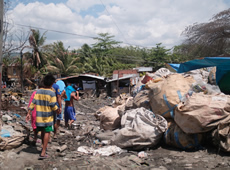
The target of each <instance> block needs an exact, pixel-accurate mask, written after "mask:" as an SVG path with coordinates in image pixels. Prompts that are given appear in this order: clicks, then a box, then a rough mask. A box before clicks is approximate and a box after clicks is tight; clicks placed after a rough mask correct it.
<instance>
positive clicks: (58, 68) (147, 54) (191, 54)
mask: <svg viewBox="0 0 230 170" xmlns="http://www.w3.org/2000/svg"><path fill="white" fill-rule="evenodd" d="M182 36H184V37H185V40H184V42H183V43H182V44H181V45H178V46H175V47H173V49H167V48H165V47H164V46H163V45H162V43H158V44H156V45H155V47H152V48H143V47H136V46H126V47H121V46H120V44H121V42H118V41H116V40H114V36H113V35H110V34H109V33H100V34H98V37H96V38H95V40H96V43H95V44H91V45H89V44H83V45H82V46H81V47H80V48H79V49H74V50H69V49H68V48H65V47H64V44H63V42H61V41H57V42H54V43H52V44H48V45H44V44H45V40H46V37H45V33H43V34H42V35H41V33H40V31H39V30H34V29H31V30H30V34H29V36H28V37H29V38H28V41H29V46H28V47H29V48H31V49H32V52H27V53H24V55H23V72H24V73H26V74H25V75H26V76H27V78H34V77H40V76H42V75H43V74H46V73H48V72H51V73H53V74H61V75H62V76H71V75H76V74H79V73H96V74H98V75H100V76H106V77H110V76H111V75H112V72H113V70H118V69H131V68H134V67H140V66H146V67H153V70H154V71H156V70H157V69H159V68H161V67H164V66H165V63H181V62H185V61H188V60H192V59H196V58H203V57H212V56H228V55H229V53H230V48H229V47H230V44H229V43H230V42H229V38H230V9H227V10H225V11H222V12H220V13H218V14H216V15H215V16H214V17H213V18H211V20H210V21H209V22H207V23H195V24H192V25H190V26H188V27H186V28H185V30H184V31H183V32H182ZM23 45H24V44H23ZM20 48H23V47H22V46H20ZM8 51H9V49H8ZM8 56H9V55H7V53H5V57H4V60H3V61H4V64H5V65H7V64H9V63H10V62H19V60H18V61H15V60H14V61H10V58H9V57H8Z"/></svg>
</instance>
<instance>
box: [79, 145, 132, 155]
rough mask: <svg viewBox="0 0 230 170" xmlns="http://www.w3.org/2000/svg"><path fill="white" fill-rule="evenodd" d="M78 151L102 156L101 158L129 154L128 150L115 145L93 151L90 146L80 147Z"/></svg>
mask: <svg viewBox="0 0 230 170" xmlns="http://www.w3.org/2000/svg"><path fill="white" fill-rule="evenodd" d="M77 151H78V152H82V153H85V154H92V155H101V156H111V155H113V154H116V153H118V154H120V153H122V152H127V151H126V150H123V149H121V148H120V147H118V146H115V145H111V146H104V147H101V148H98V149H93V148H90V147H88V146H80V147H78V149H77Z"/></svg>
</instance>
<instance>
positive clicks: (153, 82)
mask: <svg viewBox="0 0 230 170" xmlns="http://www.w3.org/2000/svg"><path fill="white" fill-rule="evenodd" d="M209 76H210V75H209V74H208V72H206V71H204V70H197V71H193V72H189V73H186V74H177V73H172V72H170V71H169V70H168V69H164V68H162V69H159V70H158V71H157V72H155V73H147V74H146V75H145V76H144V77H142V78H141V79H140V80H139V82H138V83H137V84H136V86H134V87H133V89H132V93H131V94H121V95H120V96H118V97H117V98H115V99H114V98H110V97H106V98H104V97H103V99H102V98H101V99H95V98H88V97H87V98H86V99H81V100H79V101H78V102H76V103H74V105H75V109H76V119H77V121H76V122H74V123H73V124H72V127H71V129H66V128H65V127H64V122H63V121H62V122H61V125H60V128H59V133H58V138H57V139H55V138H53V137H52V138H51V140H50V142H49V144H48V150H47V154H48V155H50V157H49V158H48V159H45V160H44V161H40V162H39V161H38V160H37V157H36V156H37V155H38V154H39V153H40V151H41V140H37V142H36V144H35V145H34V144H33V143H32V140H33V130H32V127H31V125H30V122H25V114H24V113H26V107H27V104H28V103H27V101H28V98H29V97H30V92H28V93H27V94H28V95H27V96H22V95H21V94H20V93H12V92H11V93H9V92H5V93H3V96H2V101H4V102H5V103H6V102H7V103H9V104H11V105H12V106H14V107H18V108H21V109H23V110H24V113H22V112H18V111H17V110H9V109H8V110H7V108H6V109H5V110H6V111H1V112H0V113H1V120H0V135H1V137H0V150H1V151H2V152H0V160H1V162H0V165H1V166H2V167H4V168H8V167H9V161H10V160H15V162H17V164H18V165H17V166H16V165H11V168H12V167H13V168H14V169H17V168H18V169H22V168H25V169H71V168H72V167H77V168H79V169H199V168H200V167H202V168H203V169H218V168H219V169H222V168H226V169H228V168H229V167H230V164H229V163H228V162H229V159H228V158H227V157H222V156H219V157H218V158H217V156H216V151H218V150H219V149H220V150H222V151H224V153H227V154H228V152H229V151H230V147H229V146H230V143H229V132H230V131H229V127H230V123H229V122H230V121H229V119H230V100H229V99H230V98H229V96H228V95H225V94H223V93H221V92H220V89H219V88H218V86H216V85H211V84H208V83H207V82H208V77H209ZM13 96H14V97H13ZM17 102H19V105H17V104H16V103H17ZM40 135H41V134H38V138H39V139H40V138H41V137H40ZM51 136H52V135H51ZM207 141H208V143H209V144H210V143H212V144H214V146H216V148H215V150H214V153H215V154H213V155H212V154H210V153H207V151H204V152H203V150H204V149H205V147H206V144H207ZM168 148H170V149H168ZM172 148H173V149H172ZM176 149H179V150H176ZM194 150H195V151H197V150H199V151H198V152H194V154H193V155H192V154H191V153H189V152H188V154H186V152H184V151H194ZM185 155H186V156H185ZM207 155H208V157H207ZM23 159H25V160H26V161H22V160H23ZM35 159H36V160H35ZM220 162H222V163H220ZM202 168H201V169H202Z"/></svg>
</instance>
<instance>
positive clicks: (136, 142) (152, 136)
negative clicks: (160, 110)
mask: <svg viewBox="0 0 230 170" xmlns="http://www.w3.org/2000/svg"><path fill="white" fill-rule="evenodd" d="M121 127H122V128H121V129H120V130H116V132H115V134H114V135H113V137H112V138H111V143H112V144H115V145H117V146H119V147H121V148H132V149H134V150H140V149H143V148H146V147H153V146H156V145H157V144H158V143H159V141H160V139H161V137H162V135H163V133H164V132H165V130H166V129H167V121H166V120H165V119H164V118H163V117H162V116H160V115H157V114H154V113H153V112H151V111H149V110H147V109H145V108H143V107H141V108H137V109H132V110H127V111H126V113H125V114H124V116H122V118H121Z"/></svg>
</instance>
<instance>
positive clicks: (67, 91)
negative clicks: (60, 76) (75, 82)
mask: <svg viewBox="0 0 230 170" xmlns="http://www.w3.org/2000/svg"><path fill="white" fill-rule="evenodd" d="M65 92H66V96H67V98H66V99H64V101H70V98H71V93H72V92H76V90H75V89H74V88H73V87H72V86H71V85H69V86H67V87H66V88H65Z"/></svg>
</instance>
